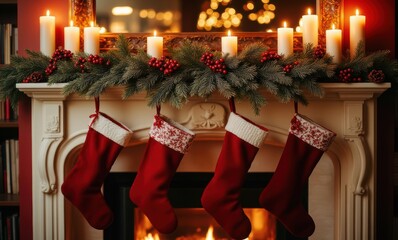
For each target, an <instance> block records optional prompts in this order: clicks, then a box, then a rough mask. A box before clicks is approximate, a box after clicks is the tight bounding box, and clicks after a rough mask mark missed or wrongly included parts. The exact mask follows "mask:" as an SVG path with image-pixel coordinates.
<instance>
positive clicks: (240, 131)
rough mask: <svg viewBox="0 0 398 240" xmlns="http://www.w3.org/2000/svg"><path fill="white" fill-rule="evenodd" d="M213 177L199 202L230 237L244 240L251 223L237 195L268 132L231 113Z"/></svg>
mask: <svg viewBox="0 0 398 240" xmlns="http://www.w3.org/2000/svg"><path fill="white" fill-rule="evenodd" d="M225 129H226V133H225V136H224V142H223V146H222V149H221V152H220V155H219V157H218V161H217V165H216V169H215V173H214V176H213V178H212V179H211V181H210V182H209V184H208V185H207V186H206V188H205V190H204V192H203V195H202V198H201V201H202V205H203V208H204V209H205V210H206V211H207V212H208V213H210V214H211V215H212V216H213V217H214V219H215V220H216V221H217V222H218V223H219V224H220V226H221V227H222V228H223V229H224V230H225V231H226V232H227V233H228V234H229V235H230V236H231V237H232V238H233V239H244V238H246V237H247V236H248V235H249V234H250V232H251V223H250V220H249V219H248V217H247V216H246V215H245V213H244V212H243V208H242V206H241V203H240V202H239V197H240V192H241V188H242V185H243V183H244V180H245V177H246V175H247V171H248V170H249V168H250V166H251V164H252V162H253V160H254V157H255V156H256V154H257V152H258V149H259V147H260V146H261V144H262V143H263V141H264V139H265V137H266V136H267V133H268V130H267V129H266V128H264V127H261V126H258V125H256V124H254V123H253V122H251V121H250V120H248V119H246V118H244V117H242V116H240V115H238V114H236V113H234V112H231V114H230V116H229V119H228V123H227V125H226V127H225Z"/></svg>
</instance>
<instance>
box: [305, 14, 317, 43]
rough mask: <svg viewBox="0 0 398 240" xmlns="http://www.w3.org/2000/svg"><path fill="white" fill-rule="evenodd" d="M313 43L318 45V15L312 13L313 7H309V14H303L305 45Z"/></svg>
mask: <svg viewBox="0 0 398 240" xmlns="http://www.w3.org/2000/svg"><path fill="white" fill-rule="evenodd" d="M307 44H312V46H313V47H316V46H318V15H311V9H308V15H303V45H304V47H305V46H306V45H307Z"/></svg>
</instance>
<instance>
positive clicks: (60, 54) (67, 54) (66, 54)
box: [45, 49, 73, 75]
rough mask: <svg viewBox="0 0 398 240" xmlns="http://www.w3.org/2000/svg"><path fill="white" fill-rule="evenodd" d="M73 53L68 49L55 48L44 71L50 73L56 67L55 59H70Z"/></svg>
mask: <svg viewBox="0 0 398 240" xmlns="http://www.w3.org/2000/svg"><path fill="white" fill-rule="evenodd" d="M72 57H73V53H72V52H71V51H70V50H63V49H57V50H55V52H54V53H53V55H52V57H51V59H50V63H49V64H48V66H47V68H46V70H45V73H46V74H47V75H51V74H52V73H53V72H54V71H55V70H56V69H57V61H60V60H71V59H72Z"/></svg>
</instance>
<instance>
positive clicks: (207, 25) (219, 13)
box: [196, 0, 276, 31]
mask: <svg viewBox="0 0 398 240" xmlns="http://www.w3.org/2000/svg"><path fill="white" fill-rule="evenodd" d="M230 2H231V1H230V0H210V5H209V7H208V8H207V9H204V10H203V11H202V12H200V13H199V16H198V20H197V23H196V26H197V29H199V30H206V31H211V30H212V29H213V28H222V27H224V28H226V29H228V28H231V27H239V26H240V25H241V23H242V19H243V17H246V18H248V19H249V20H250V21H253V22H254V21H256V22H257V23H259V24H268V23H270V22H271V21H272V19H274V18H275V13H274V12H273V11H275V9H276V6H275V5H274V4H268V3H269V0H262V2H263V3H264V4H263V5H259V6H258V7H257V6H256V5H255V4H254V1H251V0H249V1H247V2H246V3H245V4H244V5H243V7H242V9H238V8H233V7H230V5H229V4H230ZM261 6H262V7H261ZM242 10H243V11H244V12H248V11H254V12H248V13H246V14H245V15H244V14H243V12H241V11H242Z"/></svg>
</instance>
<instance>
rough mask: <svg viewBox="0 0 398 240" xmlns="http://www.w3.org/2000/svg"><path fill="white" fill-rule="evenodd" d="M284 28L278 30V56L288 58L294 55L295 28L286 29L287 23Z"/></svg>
mask: <svg viewBox="0 0 398 240" xmlns="http://www.w3.org/2000/svg"><path fill="white" fill-rule="evenodd" d="M283 26H284V27H283V28H278V54H279V55H284V56H285V57H287V56H289V55H292V54H293V28H288V27H286V22H284V23H283Z"/></svg>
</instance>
